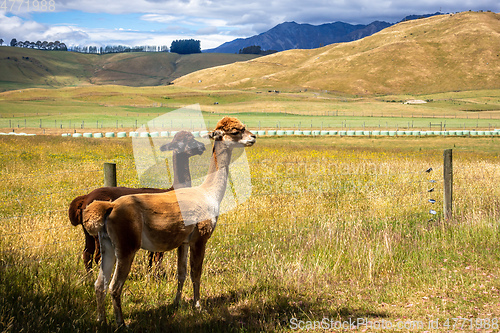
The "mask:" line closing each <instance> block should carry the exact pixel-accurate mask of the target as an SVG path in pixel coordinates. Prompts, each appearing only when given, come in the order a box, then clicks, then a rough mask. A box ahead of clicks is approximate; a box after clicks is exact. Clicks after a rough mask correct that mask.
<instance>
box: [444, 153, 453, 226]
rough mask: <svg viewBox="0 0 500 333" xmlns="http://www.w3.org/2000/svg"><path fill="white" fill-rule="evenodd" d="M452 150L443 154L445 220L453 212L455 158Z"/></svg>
mask: <svg viewBox="0 0 500 333" xmlns="http://www.w3.org/2000/svg"><path fill="white" fill-rule="evenodd" d="M452 156H453V155H452V149H446V150H445V151H444V153H443V157H444V164H443V179H444V184H443V214H444V218H445V219H450V218H451V217H452V214H453V211H452V208H453V158H452Z"/></svg>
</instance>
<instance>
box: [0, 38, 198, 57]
mask: <svg viewBox="0 0 500 333" xmlns="http://www.w3.org/2000/svg"><path fill="white" fill-rule="evenodd" d="M3 43H4V40H3V39H1V38H0V46H2V45H3ZM10 46H13V47H23V48H30V49H38V50H51V51H72V52H79V53H91V54H106V53H123V52H169V47H168V46H166V45H160V46H157V45H143V46H132V47H130V46H125V45H106V46H87V45H85V46H80V45H76V46H71V47H69V48H68V47H67V46H66V44H65V43H61V42H60V41H55V42H47V41H43V42H42V41H37V42H30V41H17V39H15V38H13V39H12V40H11V41H10ZM170 52H172V53H178V54H192V53H201V42H200V41H199V40H194V39H183V40H175V41H173V42H172V44H171V46H170Z"/></svg>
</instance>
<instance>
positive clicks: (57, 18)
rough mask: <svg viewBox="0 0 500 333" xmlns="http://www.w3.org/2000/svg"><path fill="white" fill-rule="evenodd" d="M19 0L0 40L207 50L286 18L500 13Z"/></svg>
mask: <svg viewBox="0 0 500 333" xmlns="http://www.w3.org/2000/svg"><path fill="white" fill-rule="evenodd" d="M14 1H15V2H14ZM20 1H21V0H0V38H2V39H3V40H4V41H5V42H6V43H9V42H10V40H11V39H12V38H16V39H17V40H23V41H24V40H29V41H37V40H42V41H43V40H47V41H55V40H59V41H61V42H65V43H66V44H67V45H97V46H102V45H117V44H121V45H129V46H135V45H167V46H170V44H171V43H172V41H173V40H176V39H187V38H194V39H198V40H200V41H201V46H202V49H208V48H214V47H217V46H219V45H220V44H222V43H224V42H227V41H230V40H233V39H236V38H246V37H250V36H253V35H256V34H259V33H262V32H264V31H267V30H269V29H271V28H272V27H274V26H275V25H277V24H279V23H282V22H285V21H295V22H297V23H310V24H323V23H330V22H335V21H343V22H348V23H352V24H358V23H362V24H367V23H370V22H372V21H375V20H380V21H387V22H391V23H395V22H398V21H399V20H401V19H402V18H403V17H405V16H407V15H411V14H428V13H435V12H437V11H442V12H445V13H448V12H449V13H454V12H459V11H467V10H491V11H493V12H497V13H498V12H500V1H499V0H462V1H456V0H441V1H436V0H423V1H422V0H417V1H413V2H408V1H407V0H308V1H307V2H305V1H303V0H273V1H268V0H256V1H252V2H235V1H228V0H133V1H132V0H120V1H117V0H108V1H102V0H101V1H97V0H78V1H77V0H49V1H51V2H50V4H51V7H50V10H49V8H48V6H47V8H46V10H45V11H41V10H38V11H33V5H34V4H35V3H34V2H33V1H38V4H39V5H40V4H41V1H43V0H22V1H23V3H22V4H21V2H20ZM28 1H29V2H30V8H29V9H28V7H27V3H28ZM49 1H47V5H48V4H49ZM11 8H12V9H13V10H11Z"/></svg>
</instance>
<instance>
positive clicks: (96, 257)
mask: <svg viewBox="0 0 500 333" xmlns="http://www.w3.org/2000/svg"><path fill="white" fill-rule="evenodd" d="M94 241H95V254H94V261H95V263H96V264H98V263H99V260H101V245H100V244H99V237H94Z"/></svg>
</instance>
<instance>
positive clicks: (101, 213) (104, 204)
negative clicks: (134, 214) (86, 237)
mask: <svg viewBox="0 0 500 333" xmlns="http://www.w3.org/2000/svg"><path fill="white" fill-rule="evenodd" d="M113 207H114V204H113V203H112V202H111V201H94V202H92V203H91V204H90V205H88V206H87V208H85V210H84V211H83V226H84V227H85V229H86V230H87V232H88V233H89V234H90V235H92V236H97V234H98V233H99V231H102V229H103V228H104V222H105V221H106V218H107V217H108V215H109V214H110V213H111V211H112V210H113Z"/></svg>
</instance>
